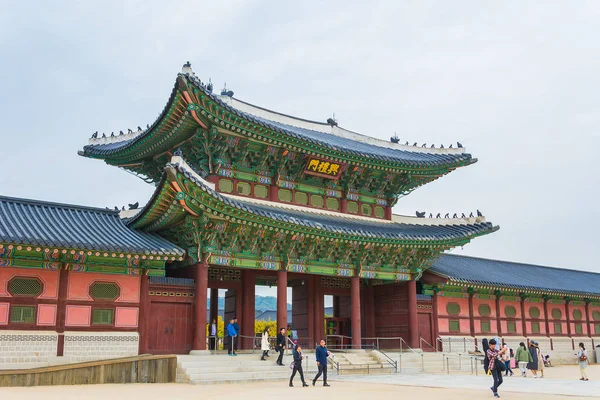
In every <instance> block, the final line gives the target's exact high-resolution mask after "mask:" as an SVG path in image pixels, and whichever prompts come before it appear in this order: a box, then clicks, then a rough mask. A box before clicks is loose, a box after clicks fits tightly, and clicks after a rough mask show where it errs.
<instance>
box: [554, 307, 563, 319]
mask: <svg viewBox="0 0 600 400" xmlns="http://www.w3.org/2000/svg"><path fill="white" fill-rule="evenodd" d="M552 318H554V319H561V318H562V311H561V310H560V309H558V308H553V309H552Z"/></svg>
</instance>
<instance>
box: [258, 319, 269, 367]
mask: <svg viewBox="0 0 600 400" xmlns="http://www.w3.org/2000/svg"><path fill="white" fill-rule="evenodd" d="M260 349H261V350H262V357H261V358H260V360H261V361H267V360H266V359H265V357H269V350H270V347H269V327H268V326H265V330H264V331H263V333H262V338H261V340H260Z"/></svg>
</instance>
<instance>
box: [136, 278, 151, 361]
mask: <svg viewBox="0 0 600 400" xmlns="http://www.w3.org/2000/svg"><path fill="white" fill-rule="evenodd" d="M149 291H150V283H149V279H148V271H146V270H142V271H141V275H140V319H139V322H138V330H139V333H140V347H139V353H140V354H145V353H147V352H148V320H149V316H150V295H149V294H148V292H149Z"/></svg>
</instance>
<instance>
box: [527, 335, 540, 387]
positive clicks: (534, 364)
mask: <svg viewBox="0 0 600 400" xmlns="http://www.w3.org/2000/svg"><path fill="white" fill-rule="evenodd" d="M535 344H536V341H535V340H531V341H530V342H529V354H531V361H529V363H527V369H528V370H530V371H531V373H532V374H533V377H534V378H537V377H538V376H537V370H538V361H539V360H538V356H537V350H536V349H535Z"/></svg>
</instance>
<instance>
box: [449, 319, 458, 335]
mask: <svg viewBox="0 0 600 400" xmlns="http://www.w3.org/2000/svg"><path fill="white" fill-rule="evenodd" d="M448 329H450V332H460V322H459V321H458V320H455V319H451V320H450V324H449V328H448Z"/></svg>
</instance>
